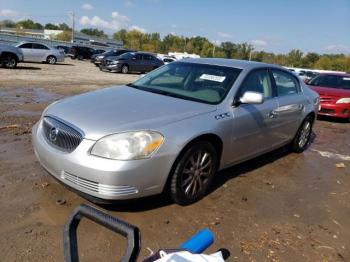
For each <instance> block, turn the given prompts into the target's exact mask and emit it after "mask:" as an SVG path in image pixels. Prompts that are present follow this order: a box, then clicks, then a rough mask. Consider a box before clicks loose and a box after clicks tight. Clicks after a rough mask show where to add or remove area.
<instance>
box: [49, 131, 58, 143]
mask: <svg viewBox="0 0 350 262" xmlns="http://www.w3.org/2000/svg"><path fill="white" fill-rule="evenodd" d="M57 135H58V129H57V128H56V127H53V128H51V130H50V133H49V138H50V140H51V141H52V142H55V141H56V139H57Z"/></svg>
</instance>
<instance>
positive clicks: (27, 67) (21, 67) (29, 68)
mask: <svg viewBox="0 0 350 262" xmlns="http://www.w3.org/2000/svg"><path fill="white" fill-rule="evenodd" d="M12 70H41V68H40V67H34V66H20V65H18V66H17V67H16V68H14V69H12Z"/></svg>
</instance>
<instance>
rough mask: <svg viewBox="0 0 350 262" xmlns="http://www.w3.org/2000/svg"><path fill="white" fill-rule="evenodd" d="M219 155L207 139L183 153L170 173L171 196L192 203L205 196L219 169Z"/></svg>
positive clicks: (177, 201)
mask: <svg viewBox="0 0 350 262" xmlns="http://www.w3.org/2000/svg"><path fill="white" fill-rule="evenodd" d="M217 156H218V154H217V152H216V150H215V148H214V146H213V145H212V144H211V143H209V142H207V141H199V142H197V143H195V144H193V145H191V146H190V147H188V148H187V149H185V151H184V152H183V153H181V155H180V156H179V158H178V160H177V161H176V162H175V164H174V167H173V169H172V173H171V174H170V183H169V185H170V196H171V198H172V199H173V201H174V202H175V203H177V204H179V205H182V206H184V205H190V204H192V203H194V202H197V201H199V200H200V199H202V198H203V197H204V196H205V194H206V193H207V191H208V188H209V187H210V185H211V183H212V180H213V177H214V175H215V172H216V171H217V166H218V157H217ZM201 162H202V163H201Z"/></svg>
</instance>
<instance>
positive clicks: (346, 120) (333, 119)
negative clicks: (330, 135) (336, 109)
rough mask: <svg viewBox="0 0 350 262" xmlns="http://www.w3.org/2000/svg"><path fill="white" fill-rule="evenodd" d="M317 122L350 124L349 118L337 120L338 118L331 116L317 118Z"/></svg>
mask: <svg viewBox="0 0 350 262" xmlns="http://www.w3.org/2000/svg"><path fill="white" fill-rule="evenodd" d="M317 120H318V121H322V122H331V123H340V124H348V123H349V122H350V118H349V119H347V118H338V117H331V116H320V115H318V116H317Z"/></svg>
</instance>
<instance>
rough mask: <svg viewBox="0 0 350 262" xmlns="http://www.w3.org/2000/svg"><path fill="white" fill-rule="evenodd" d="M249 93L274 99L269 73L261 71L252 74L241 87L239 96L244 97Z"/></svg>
mask: <svg viewBox="0 0 350 262" xmlns="http://www.w3.org/2000/svg"><path fill="white" fill-rule="evenodd" d="M247 91H251V92H257V93H261V94H263V95H264V98H265V99H268V98H271V97H273V91H272V83H271V78H270V74H269V71H268V70H267V69H261V70H255V71H253V72H251V73H250V74H249V75H248V77H247V78H246V79H245V80H244V82H243V84H242V85H241V88H240V90H239V92H238V96H239V97H242V96H243V94H244V93H245V92H247Z"/></svg>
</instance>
